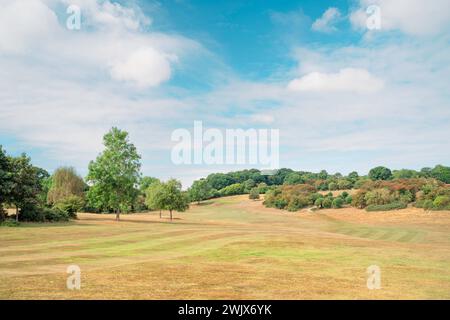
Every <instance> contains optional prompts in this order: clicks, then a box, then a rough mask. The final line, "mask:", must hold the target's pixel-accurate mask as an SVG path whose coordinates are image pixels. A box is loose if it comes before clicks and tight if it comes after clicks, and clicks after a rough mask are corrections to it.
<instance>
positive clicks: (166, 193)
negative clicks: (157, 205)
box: [159, 179, 189, 221]
mask: <svg viewBox="0 0 450 320" xmlns="http://www.w3.org/2000/svg"><path fill="white" fill-rule="evenodd" d="M159 196H160V197H161V199H160V201H161V205H162V209H165V210H169V212H170V221H172V211H173V210H175V211H178V212H184V211H186V210H187V209H188V208H189V199H188V197H187V195H186V194H184V193H183V192H182V191H181V182H179V181H177V180H175V179H170V180H169V181H167V182H166V183H163V185H162V192H161V194H160V195H159Z"/></svg>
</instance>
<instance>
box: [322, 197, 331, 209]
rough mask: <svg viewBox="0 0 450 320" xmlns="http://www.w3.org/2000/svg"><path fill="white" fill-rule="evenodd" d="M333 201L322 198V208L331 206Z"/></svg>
mask: <svg viewBox="0 0 450 320" xmlns="http://www.w3.org/2000/svg"><path fill="white" fill-rule="evenodd" d="M332 204H333V201H332V200H331V199H330V198H324V199H323V201H322V207H323V208H331V206H332Z"/></svg>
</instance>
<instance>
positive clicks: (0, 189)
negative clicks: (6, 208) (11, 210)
mask: <svg viewBox="0 0 450 320" xmlns="http://www.w3.org/2000/svg"><path fill="white" fill-rule="evenodd" d="M12 183H13V181H12V169H11V162H10V161H9V158H8V156H7V155H6V153H5V152H4V151H3V148H2V146H1V145H0V211H2V210H3V203H4V202H5V201H8V200H9V198H10V192H11V189H12ZM3 216H4V214H3V212H0V221H2V218H3Z"/></svg>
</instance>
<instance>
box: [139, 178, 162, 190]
mask: <svg viewBox="0 0 450 320" xmlns="http://www.w3.org/2000/svg"><path fill="white" fill-rule="evenodd" d="M159 182H161V181H159V179H158V178H154V177H148V176H145V177H142V178H141V179H140V180H139V191H140V192H141V193H142V194H145V192H146V191H147V189H148V187H150V186H151V185H152V184H154V183H159Z"/></svg>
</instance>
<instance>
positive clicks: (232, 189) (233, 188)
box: [220, 183, 244, 196]
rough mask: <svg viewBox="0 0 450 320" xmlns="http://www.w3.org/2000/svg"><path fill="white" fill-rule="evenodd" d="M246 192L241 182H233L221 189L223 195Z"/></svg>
mask: <svg viewBox="0 0 450 320" xmlns="http://www.w3.org/2000/svg"><path fill="white" fill-rule="evenodd" d="M243 193H244V186H243V185H242V184H241V183H233V184H231V185H229V186H226V187H225V188H222V189H220V194H221V195H222V196H234V195H237V194H243Z"/></svg>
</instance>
